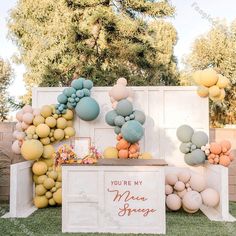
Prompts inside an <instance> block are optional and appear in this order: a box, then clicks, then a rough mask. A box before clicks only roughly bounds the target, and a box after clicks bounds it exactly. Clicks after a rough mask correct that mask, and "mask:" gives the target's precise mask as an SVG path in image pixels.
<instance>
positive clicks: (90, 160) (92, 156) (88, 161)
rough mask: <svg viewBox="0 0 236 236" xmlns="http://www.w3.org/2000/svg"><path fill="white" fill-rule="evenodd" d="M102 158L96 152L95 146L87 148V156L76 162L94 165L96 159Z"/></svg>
mask: <svg viewBox="0 0 236 236" xmlns="http://www.w3.org/2000/svg"><path fill="white" fill-rule="evenodd" d="M101 157H102V154H101V153H100V152H98V150H97V148H96V147H95V146H91V147H90V148H89V154H88V155H86V156H85V157H84V158H82V159H80V160H78V161H77V163H79V164H95V163H97V161H98V159H99V158H101Z"/></svg>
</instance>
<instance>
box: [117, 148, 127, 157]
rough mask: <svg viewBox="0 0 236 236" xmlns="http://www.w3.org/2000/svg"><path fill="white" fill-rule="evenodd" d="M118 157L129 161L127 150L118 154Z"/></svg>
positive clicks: (122, 150)
mask: <svg viewBox="0 0 236 236" xmlns="http://www.w3.org/2000/svg"><path fill="white" fill-rule="evenodd" d="M118 157H119V158H121V159H127V158H128V157H129V152H128V150H127V149H121V150H120V151H119V153H118Z"/></svg>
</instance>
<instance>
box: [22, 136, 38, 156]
mask: <svg viewBox="0 0 236 236" xmlns="http://www.w3.org/2000/svg"><path fill="white" fill-rule="evenodd" d="M42 154H43V145H42V143H41V142H40V141H38V140H34V139H31V140H26V141H24V142H23V144H22V146H21V155H22V156H23V157H24V158H25V159H26V160H36V159H38V158H40V157H41V156H42Z"/></svg>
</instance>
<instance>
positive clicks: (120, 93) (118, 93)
mask: <svg viewBox="0 0 236 236" xmlns="http://www.w3.org/2000/svg"><path fill="white" fill-rule="evenodd" d="M111 95H112V97H113V98H114V99H115V100H116V101H120V100H121V99H125V98H127V97H128V96H129V91H128V89H127V88H126V87H125V86H124V85H121V84H116V85H114V86H113V88H112V89H111Z"/></svg>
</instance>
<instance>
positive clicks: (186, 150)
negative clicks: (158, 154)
mask: <svg viewBox="0 0 236 236" xmlns="http://www.w3.org/2000/svg"><path fill="white" fill-rule="evenodd" d="M179 150H180V151H181V152H182V153H184V154H187V153H189V152H190V148H189V147H188V143H181V144H180V146H179Z"/></svg>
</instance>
